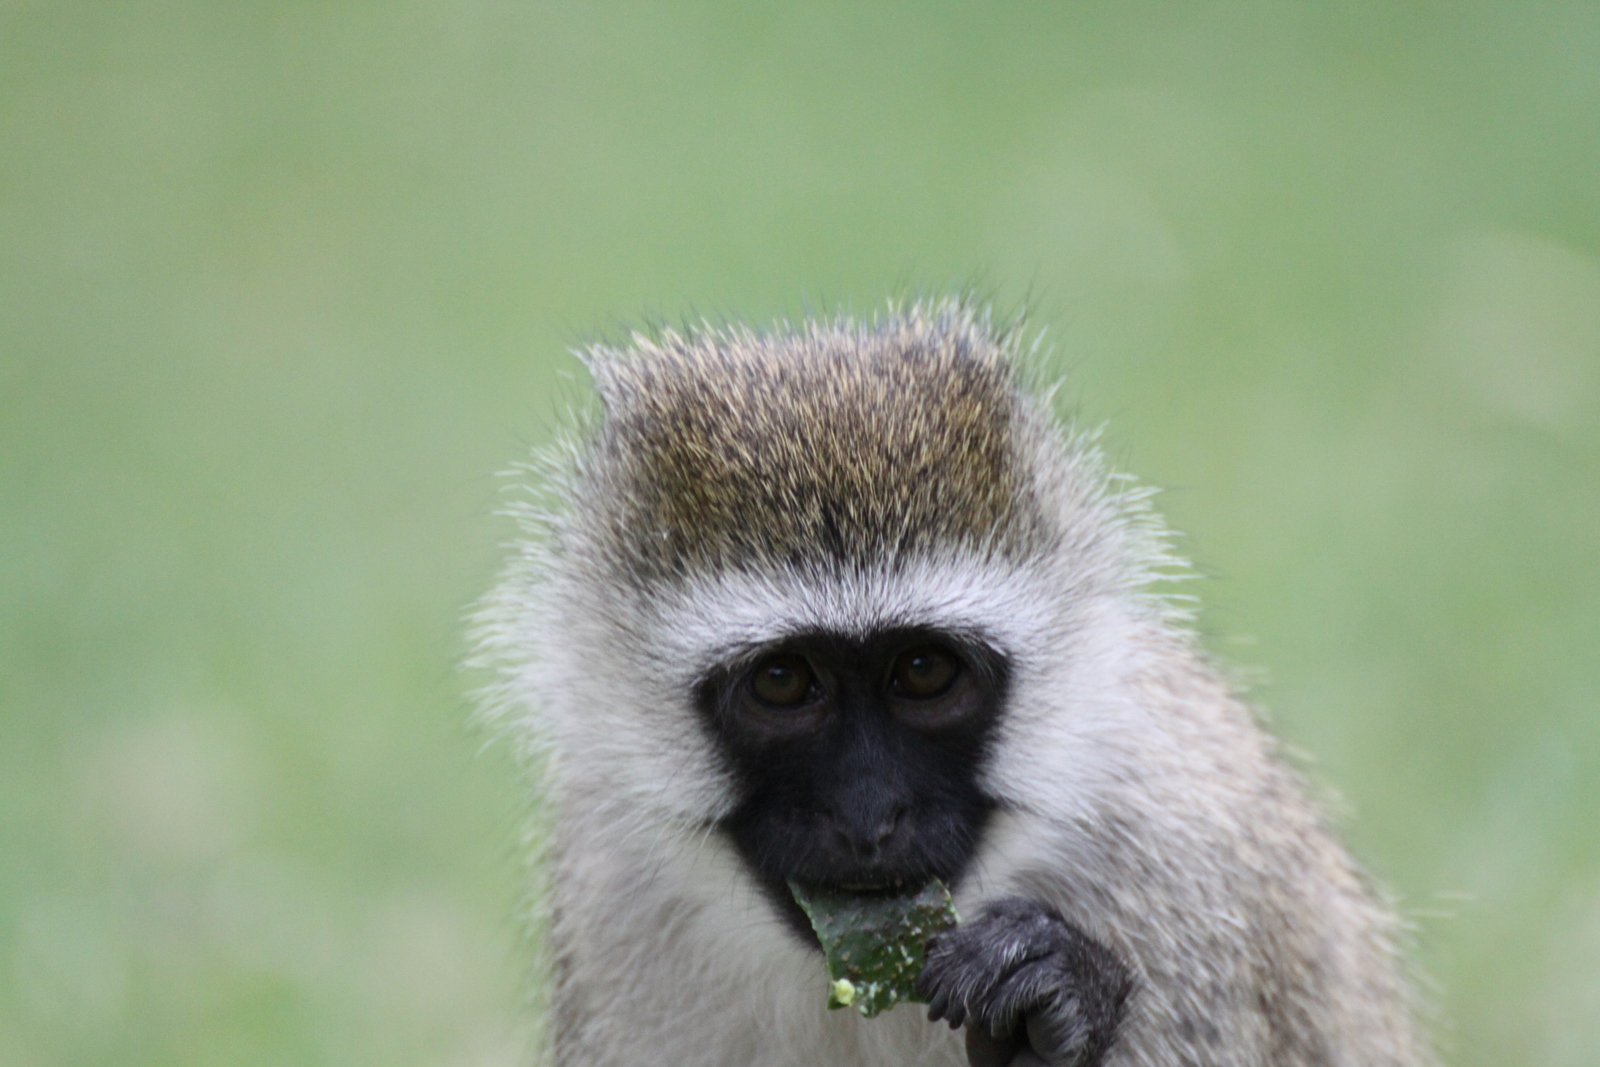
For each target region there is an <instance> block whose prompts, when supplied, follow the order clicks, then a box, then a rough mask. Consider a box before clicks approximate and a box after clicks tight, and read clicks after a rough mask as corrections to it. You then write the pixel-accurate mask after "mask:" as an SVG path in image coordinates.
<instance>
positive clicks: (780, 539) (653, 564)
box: [586, 302, 1045, 579]
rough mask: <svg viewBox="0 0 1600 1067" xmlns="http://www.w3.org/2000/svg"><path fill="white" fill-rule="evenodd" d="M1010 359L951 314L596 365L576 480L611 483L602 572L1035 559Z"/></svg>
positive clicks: (837, 323)
mask: <svg viewBox="0 0 1600 1067" xmlns="http://www.w3.org/2000/svg"><path fill="white" fill-rule="evenodd" d="M1015 347H1016V335H1015V333H1014V332H1008V331H1001V332H995V331H994V330H993V329H992V327H991V324H990V322H989V321H988V320H987V317H986V316H980V315H978V314H977V313H975V312H974V311H973V309H972V308H970V307H969V306H967V305H964V304H961V303H957V302H950V303H945V304H940V305H935V306H932V307H917V308H914V309H913V310H912V311H911V312H909V313H896V314H891V315H890V316H888V317H886V318H884V319H882V320H880V321H877V322H873V323H870V324H862V323H856V322H852V321H849V320H846V319H836V320H833V321H831V322H825V323H807V324H805V325H804V326H802V327H800V328H798V329H791V330H781V331H778V332H774V333H769V334H756V333H753V332H750V331H748V330H746V329H743V328H733V329H724V330H715V329H707V330H703V331H697V332H693V333H689V334H687V335H684V334H678V333H674V332H667V333H664V334H663V335H661V336H660V337H659V338H656V339H648V338H643V337H637V338H635V344H634V347H633V348H632V349H631V350H629V351H620V350H617V349H612V348H604V347H601V348H596V349H593V350H591V352H590V353H589V364H590V367H591V369H592V370H593V372H594V375H595V378H596V380H597V382H598V383H599V386H600V391H601V396H602V400H603V402H604V405H605V417H604V420H603V424H602V425H603V429H602V431H601V433H600V435H599V437H598V439H597V440H596V441H595V442H594V446H593V447H594V452H593V453H592V455H591V462H590V463H588V464H586V467H587V471H588V475H589V478H590V479H591V481H592V480H594V479H596V478H604V480H605V481H607V482H608V483H610V484H609V486H608V488H609V489H610V490H611V491H610V492H603V493H600V494H596V496H597V497H599V498H601V499H605V500H607V501H608V502H609V506H608V507H607V508H606V509H605V512H606V513H605V514H604V516H603V520H602V521H603V522H604V526H605V529H606V530H607V531H608V532H609V533H610V534H611V536H609V537H605V538H603V539H602V540H603V542H604V543H606V544H607V545H608V548H609V551H608V555H611V556H612V557H613V562H614V563H618V564H621V569H623V570H624V571H626V572H628V573H631V574H632V575H634V576H636V577H639V578H644V579H660V578H665V577H669V576H674V575H676V576H682V575H684V574H686V573H694V572H703V571H708V570H709V571H720V570H726V569H744V568H748V567H751V566H757V567H759V566H761V565H763V564H765V565H772V564H780V565H781V564H788V565H801V566H819V565H833V564H848V565H857V566H860V565H870V564H883V563H887V564H891V565H892V564H894V563H896V562H900V561H903V560H905V559H907V558H909V557H911V556H914V555H919V554H924V553H926V552H927V551H928V550H930V549H934V548H937V547H942V546H950V547H960V548H965V549H968V550H974V551H976V552H978V554H980V555H987V554H991V553H993V554H998V555H1002V556H1016V555H1020V554H1025V553H1027V552H1029V551H1030V550H1034V549H1036V548H1038V547H1039V542H1040V540H1041V538H1042V537H1043V536H1044V529H1045V521H1044V518H1043V517H1042V515H1041V507H1040V501H1039V500H1038V498H1037V494H1036V493H1035V491H1034V486H1033V471H1032V470H1031V469H1030V467H1031V465H1032V459H1033V457H1032V455H1031V454H1030V453H1031V449H1029V448H1026V447H1023V446H1024V445H1029V444H1032V443H1033V441H1034V438H1035V437H1036V434H1037V431H1036V430H1035V429H1034V428H1033V427H1032V425H1031V423H1032V421H1033V419H1034V417H1035V416H1034V414H1033V410H1032V408H1031V406H1026V405H1025V404H1024V403H1023V401H1022V400H1021V398H1020V394H1019V390H1018V383H1017V381H1016V378H1017V369H1016V364H1015V358H1014V357H1015V351H1014V350H1015Z"/></svg>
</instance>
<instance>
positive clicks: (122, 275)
mask: <svg viewBox="0 0 1600 1067" xmlns="http://www.w3.org/2000/svg"><path fill="white" fill-rule="evenodd" d="M972 281H976V282H977V283H978V284H979V285H980V286H981V287H984V288H985V289H986V291H990V292H992V293H993V294H994V296H995V298H996V299H997V300H998V301H999V302H1000V304H1001V305H1002V306H1004V307H1016V306H1017V305H1018V304H1020V303H1022V302H1028V303H1030V304H1031V306H1032V307H1033V308H1034V320H1035V322H1036V323H1037V324H1038V325H1039V326H1041V327H1047V328H1048V337H1049V339H1050V343H1051V344H1052V345H1053V346H1054V348H1053V352H1054V355H1053V357H1052V358H1053V360H1054V361H1055V365H1056V366H1057V367H1058V368H1059V369H1060V370H1061V371H1062V372H1063V373H1065V374H1067V375H1068V384H1067V386H1066V388H1065V390H1064V393H1063V396H1064V406H1065V407H1067V408H1069V409H1071V410H1074V411H1076V412H1078V413H1079V415H1080V417H1081V418H1083V419H1085V420H1087V421H1088V422H1090V423H1099V422H1101V421H1106V422H1108V424H1109V427H1110V428H1109V430H1108V436H1107V442H1108V445H1109V447H1110V449H1111V451H1112V453H1113V454H1114V456H1115V457H1116V459H1117V461H1118V462H1119V463H1120V464H1121V465H1122V466H1124V467H1125V468H1127V469H1129V470H1132V471H1134V472H1136V473H1138V474H1139V475H1141V476H1142V477H1144V478H1146V479H1148V480H1149V481H1151V482H1153V483H1155V484H1157V485H1160V486H1164V487H1167V489H1168V492H1166V493H1165V494H1163V496H1162V498H1161V500H1162V504H1163V507H1164V508H1165V510H1166V511H1167V512H1168V514H1169V515H1170V516H1171V518H1172V520H1173V522H1174V523H1175V524H1176V525H1177V526H1178V527H1179V528H1181V529H1183V530H1185V531H1187V533H1188V536H1187V537H1186V539H1185V540H1184V541H1183V542H1182V547H1183V549H1184V550H1185V551H1186V552H1187V553H1188V554H1190V555H1192V556H1193V557H1194V558H1195V559H1196V560H1197V561H1198V563H1199V565H1200V567H1201V569H1202V571H1203V572H1204V574H1205V575H1206V577H1205V579H1204V580H1203V581H1201V582H1199V583H1194V585H1192V586H1191V587H1190V590H1189V591H1192V592H1198V593H1199V595H1201V596H1202V597H1203V598H1204V600H1205V603H1206V607H1205V610H1204V612H1203V614H1202V616H1201V626H1202V628H1203V629H1204V631H1205V633H1206V635H1207V640H1208V642H1209V644H1210V646H1211V647H1212V648H1213V649H1214V650H1215V651H1216V653H1217V654H1218V655H1219V656H1220V657H1222V658H1224V659H1226V660H1228V661H1230V662H1231V663H1234V664H1237V665H1239V666H1240V667H1242V668H1245V669H1247V670H1250V671H1253V672H1255V673H1256V675H1258V676H1259V680H1258V682H1257V684H1256V685H1255V688H1254V690H1253V693H1254V695H1255V696H1256V697H1257V698H1258V699H1259V700H1261V701H1262V702H1263V703H1265V704H1266V705H1268V706H1269V707H1270V708H1271V709H1272V710H1273V713H1274V715H1275V720H1276V722H1277V724H1278V727H1279V729H1280V730H1281V731H1282V733H1283V734H1285V735H1286V736H1287V737H1288V738H1289V739H1290V740H1291V742H1292V743H1294V744H1295V745H1296V746H1298V747H1300V748H1302V749H1304V750H1305V751H1307V752H1308V753H1310V754H1312V756H1313V757H1314V761H1315V762H1314V768H1315V773H1316V775H1317V776H1318V777H1319V778H1321V779H1322V780H1324V781H1326V782H1328V783H1330V784H1331V785H1333V786H1335V787H1336V788H1337V789H1338V790H1339V791H1340V793H1341V794H1342V796H1343V798H1344V802H1345V805H1346V807H1347V808H1348V810H1349V819H1350V822H1349V835H1350V837H1351V839H1352V841H1353V843H1354V845H1355V847H1356V849H1357V850H1358V852H1359V853H1360V855H1361V856H1362V857H1363V859H1364V860H1365V861H1366V862H1367V863H1368V864H1369V865H1370V866H1371V867H1372V868H1373V869H1374V870H1375V871H1376V872H1377V873H1378V874H1379V876H1380V877H1381V878H1382V879H1383V880H1384V881H1385V882H1386V883H1387V884H1389V885H1390V886H1392V887H1393V889H1394V890H1395V892H1396V893H1397V894H1398V895H1399V897H1400V899H1401V901H1402V903H1403V906H1404V908H1405V909H1406V911H1407V913H1408V914H1410V915H1411V916H1413V918H1414V920H1415V922H1416V925H1417V935H1418V940H1419V947H1418V958H1419V960H1420V961H1421V963H1422V965H1423V966H1424V967H1425V969H1426V970H1427V972H1428V973H1429V974H1430V975H1431V976H1432V979H1433V982H1434V984H1435V986H1436V990H1435V996H1436V998H1437V1000H1438V1002H1439V1003H1440V1004H1441V1006H1442V1008H1443V1013H1444V1014H1445V1016H1446V1017H1447V1018H1448V1019H1449V1020H1450V1021H1451V1022H1450V1024H1449V1025H1448V1026H1447V1027H1445V1028H1443V1030H1442V1039H1443V1042H1444V1044H1445V1046H1446V1048H1447V1050H1448V1056H1449V1059H1450V1061H1451V1062H1452V1063H1454V1064H1457V1065H1461V1067H1468V1065H1483V1067H1488V1065H1496V1067H1499V1065H1504V1064H1533V1065H1550V1067H1579V1065H1588V1064H1594V1063H1596V1062H1600V1052H1597V1050H1600V843H1597V841H1600V700H1597V695H1596V694H1597V693H1600V654H1597V637H1600V569H1597V567H1596V555H1597V554H1600V462H1597V461H1600V5H1597V4H1595V3H1593V2H1588V3H1561V4H1543V3H1531V2H1529V3H1521V2H1519V3H1510V2H1504V3H1500V4H1487V5H1486V4H1477V3H1455V4H1416V3H1359V4H1358V3H1334V2H1329V3H1307V2H1257V3H1235V4H1207V3H1170V4H1152V3H1145V2H1138V0H1134V2H1127V3H1116V4H1112V3H1104V4H1082V3H1071V4H1068V3H1057V4H1027V3H1010V4H963V5H957V4H945V3H931V2H922V3H905V4H871V5H858V4H819V3H811V4H788V5H776V4H772V5H768V4H743V5H736V4H731V3H730V4H709V3H678V4H613V3H604V4H593V5H577V4H567V5H552V4H545V3H534V2H531V0H527V2H520V0H450V2H435V0H390V2H382V3H379V2H375V0H373V2H355V0H315V2H313V0H299V2H294V0H284V2H277V3H268V2H260V0H255V2H243V0H240V2H218V0H165V2H160V0H130V2H126V3H124V2H116V3H113V2H110V0H103V2H98V3H85V2H73V0H0V1064H4V1065H5V1067H40V1065H66V1064H83V1065H90V1064H106V1065H112V1064H115V1065H118V1067H128V1065H141V1064H150V1065H157V1064H160V1065H186V1064H195V1065H199V1064H229V1065H240V1067H250V1065H257V1064H259V1065H268V1064H283V1065H290V1064H294V1065H302V1064H373V1065H380V1064H381V1065H384V1067H403V1065H408V1064H441V1065H462V1067H466V1065H475V1067H476V1065H481V1067H491V1065H511V1064H514V1063H516V1062H518V1058H519V1056H520V1055H521V1054H522V1051H523V1048H524V1043H525V1040H526V1035H527V1033H528V1031H529V1028H530V1027H529V1023H528V1022H527V1020H526V1018H525V1017H524V1013H523V1010H522V1007H521V994H520V989H519V973H520V969H521V967H522V962H521V961H522V960H523V958H524V951H523V948H522V946H520V945H519V942H518V936H517V926H516V922H515V919H514V918H513V916H514V913H515V911H516V908H517V902H518V882H519V878H520V872H519V867H518V861H517V859H516V858H515V856H516V841H517V834H518V829H517V824H518V817H517V812H518V785H517V782H516V778H515V774H514V771H513V769H512V767H511V764H510V760H509V758H508V756H507V754H506V753H505V752H504V751H503V750H502V749H500V748H498V747H493V746H491V747H489V748H487V749H486V750H485V748H484V740H483V738H482V737H481V736H480V735H479V734H477V733H475V732H474V731H473V730H472V729H470V728H469V727H468V726H467V724H466V723H467V717H468V713H469V709H468V702H467V700H466V698H465V697H464V696H463V694H464V692H465V691H466V690H467V689H468V688H469V686H470V684H471V679H470V678H467V677H463V676H462V675H461V674H460V673H459V672H458V671H457V670H456V668H455V666H454V665H455V663H456V662H457V661H458V660H459V658H460V656H461V654H462V651H463V639H462V636H461V625H460V623H459V618H460V615H461V613H462V611H463V608H464V606H465V605H466V604H468V603H469V602H470V601H471V599H472V598H473V597H474V596H476V595H477V594H478V593H479V592H480V591H482V590H483V589H484V588H485V586H486V585H487V583H488V582H489V581H490V578H491V575H492V573H493V571H494V569H495V561H496V557H497V554H498V549H497V547H496V545H497V543H498V542H500V541H501V540H503V539H505V538H506V537H507V536H508V535H509V529H508V527H507V524H506V523H505V522H503V521H501V520H497V519H495V518H494V517H493V515H492V512H493V511H494V509H495V507H496V506H497V495H498V488H497V486H498V483H497V481H496V479H495V478H494V476H493V475H494V472H495V471H497V470H499V469H501V468H503V467H505V466H506V465H507V464H508V463H509V462H511V461H513V460H515V459H517V458H518V457H520V456H522V455H523V454H524V453H525V451H526V449H527V448H528V447H529V446H531V445H536V444H538V443H540V442H543V441H545V440H547V439H548V437H549V435H550V433H551V431H552V427H553V426H554V425H556V424H557V423H559V421H560V419H561V418H562V413H563V411H564V410H565V409H566V407H567V406H568V405H569V404H570V403H573V402H581V399H582V397H583V396H584V389H585V387H584V385H583V376H582V373H581V370H580V369H579V368H578V365H577V363H576V361H575V360H574V359H573V358H572V357H571V356H570V355H569V354H568V349H569V347H570V346H572V345H574V344H577V343H581V342H582V341H583V340H584V339H585V338H589V337H593V336H595V335H596V334H597V333H599V332H608V331H614V330H615V329H616V328H617V327H618V325H619V324H620V323H625V322H627V321H630V320H633V321H637V320H638V319H640V318H643V317H657V318H662V319H666V320H668V321H673V320H678V319H682V318H685V317H694V316H699V315H711V316H722V315H737V316H740V317H747V318H751V319H754V320H757V321H768V320H770V319H772V318H773V317H775V316H780V315H794V314H800V313H803V312H805V311H806V310H807V309H808V308H826V309H831V308H844V309H850V310H853V311H856V312H858V313H863V314H870V313H871V312H872V311H874V310H875V309H877V308H879V307H881V306H883V301H884V300H885V298H886V297H887V296H889V295H890V294H893V293H896V292H906V291H912V290H917V289H919V288H922V289H931V290H934V291H939V290H946V289H949V288H951V287H955V286H959V285H962V284H964V283H967V282H972Z"/></svg>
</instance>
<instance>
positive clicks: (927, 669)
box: [889, 645, 961, 700]
mask: <svg viewBox="0 0 1600 1067" xmlns="http://www.w3.org/2000/svg"><path fill="white" fill-rule="evenodd" d="M960 673H961V663H960V661H959V660H957V659H956V658H955V656H953V655H951V654H950V653H949V652H946V651H945V650H944V649H942V648H937V647H935V646H933V645H924V646H923V647H921V648H913V649H909V650H907V651H905V652H902V653H900V655H899V656H897V657H896V658H895V661H894V667H893V668H892V669H891V670H890V673H889V684H890V686H891V688H892V689H893V690H894V692H895V693H896V694H897V695H899V696H904V697H910V698H911V699H913V700H931V699H932V698H934V697H936V696H942V695H943V694H944V692H945V690H947V689H949V688H950V685H951V683H952V682H954V681H955V680H956V675H958V674H960Z"/></svg>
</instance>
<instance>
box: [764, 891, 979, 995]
mask: <svg viewBox="0 0 1600 1067" xmlns="http://www.w3.org/2000/svg"><path fill="white" fill-rule="evenodd" d="M789 891H790V892H791V893H793V894H794V899H795V900H796V901H797V902H798V903H799V905H800V906H801V907H802V908H804V909H805V913H806V915H807V917H809V918H810V919H811V928H812V929H813V930H815V931H816V933H817V940H819V941H820V942H822V952H823V955H824V956H826V957H827V961H828V982H829V985H828V1007H830V1008H843V1007H847V1006H848V1007H852V1008H855V1009H856V1010H857V1011H859V1012H860V1013H861V1014H862V1015H864V1016H866V1017H867V1018H869V1019H870V1018H872V1017H873V1016H874V1015H876V1014H878V1013H879V1012H880V1011H888V1010H889V1009H890V1008H892V1007H894V1006H895V1005H896V1004H897V1003H899V1002H900V1001H902V1000H910V1001H920V999H921V998H919V997H918V996H917V995H916V992H915V990H914V988H913V985H912V983H914V982H915V981H916V980H917V975H919V974H921V973H922V963H923V958H924V956H925V954H926V952H927V947H928V939H929V938H930V937H932V936H933V935H934V934H936V933H938V932H939V931H941V930H948V929H949V928H950V927H952V926H954V925H955V924H956V910H955V907H954V906H953V905H952V904H951V903H950V887H949V886H947V885H945V884H944V883H943V882H941V881H940V880H939V879H937V878H935V879H934V880H933V881H931V882H929V883H928V884H927V885H925V886H923V887H922V888H921V889H919V890H918V891H916V892H915V893H909V894H904V893H902V894H894V893H872V892H866V893H850V892H844V891H841V890H836V889H823V888H821V887H819V886H803V885H801V884H799V883H798V882H794V881H791V882H790V883H789Z"/></svg>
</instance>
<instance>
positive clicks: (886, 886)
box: [832, 878, 906, 893]
mask: <svg viewBox="0 0 1600 1067" xmlns="http://www.w3.org/2000/svg"><path fill="white" fill-rule="evenodd" d="M832 888H834V889H838V890H842V891H844V892H846V893H898V892H901V891H902V890H904V889H905V888H906V880H905V879H904V878H888V879H885V880H883V881H881V882H877V881H875V882H838V883H836V884H835V885H834V886H833V887H832Z"/></svg>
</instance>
